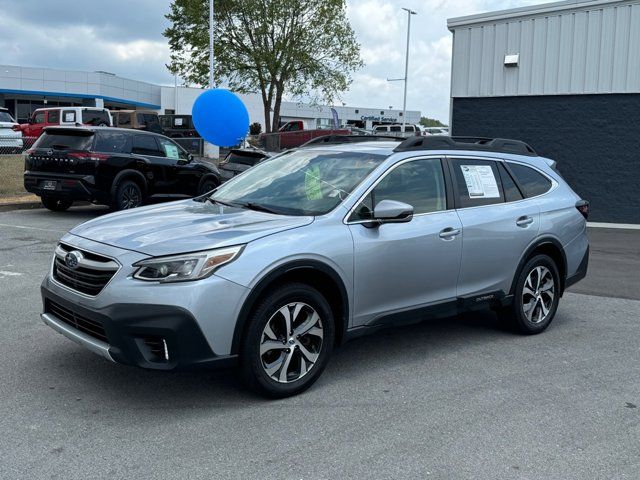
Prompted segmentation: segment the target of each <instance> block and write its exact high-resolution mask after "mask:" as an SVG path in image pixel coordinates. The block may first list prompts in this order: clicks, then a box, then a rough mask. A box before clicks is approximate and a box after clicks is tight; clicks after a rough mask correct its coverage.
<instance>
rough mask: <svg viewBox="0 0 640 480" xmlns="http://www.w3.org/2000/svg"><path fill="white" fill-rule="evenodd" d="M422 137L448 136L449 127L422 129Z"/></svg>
mask: <svg viewBox="0 0 640 480" xmlns="http://www.w3.org/2000/svg"><path fill="white" fill-rule="evenodd" d="M423 132H424V135H449V127H423Z"/></svg>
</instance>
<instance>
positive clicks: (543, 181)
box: [509, 163, 552, 198]
mask: <svg viewBox="0 0 640 480" xmlns="http://www.w3.org/2000/svg"><path fill="white" fill-rule="evenodd" d="M509 168H510V169H511V171H512V172H513V174H514V176H515V178H516V180H517V181H518V183H519V184H520V188H521V189H522V192H523V193H524V195H525V197H527V198H530V197H537V196H538V195H542V194H543V193H547V192H548V191H549V190H550V189H551V185H552V183H551V180H549V179H548V178H547V177H545V176H544V175H542V174H541V173H539V172H537V171H536V170H534V169H533V168H530V167H527V166H525V165H521V164H519V163H509Z"/></svg>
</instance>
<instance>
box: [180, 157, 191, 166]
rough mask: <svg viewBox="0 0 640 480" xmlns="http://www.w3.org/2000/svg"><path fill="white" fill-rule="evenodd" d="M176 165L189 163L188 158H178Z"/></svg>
mask: <svg viewBox="0 0 640 480" xmlns="http://www.w3.org/2000/svg"><path fill="white" fill-rule="evenodd" d="M177 163H178V165H186V164H187V163H189V160H185V159H184V158H180V159H178V162H177Z"/></svg>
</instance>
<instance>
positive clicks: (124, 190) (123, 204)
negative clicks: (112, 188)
mask: <svg viewBox="0 0 640 480" xmlns="http://www.w3.org/2000/svg"><path fill="white" fill-rule="evenodd" d="M142 200H143V196H142V189H141V188H140V185H138V184H137V183H136V182H134V181H133V180H123V181H121V182H120V183H119V184H118V187H117V188H116V195H115V198H114V199H113V208H114V210H128V209H130V208H136V207H139V206H140V205H142Z"/></svg>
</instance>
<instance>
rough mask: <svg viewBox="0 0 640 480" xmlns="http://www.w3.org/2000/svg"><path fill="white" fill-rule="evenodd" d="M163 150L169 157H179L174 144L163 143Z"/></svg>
mask: <svg viewBox="0 0 640 480" xmlns="http://www.w3.org/2000/svg"><path fill="white" fill-rule="evenodd" d="M164 152H165V154H166V155H167V157H169V158H180V153H179V152H178V147H176V146H175V145H166V144H165V145H164Z"/></svg>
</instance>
